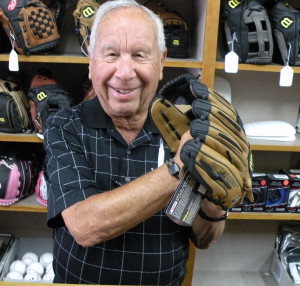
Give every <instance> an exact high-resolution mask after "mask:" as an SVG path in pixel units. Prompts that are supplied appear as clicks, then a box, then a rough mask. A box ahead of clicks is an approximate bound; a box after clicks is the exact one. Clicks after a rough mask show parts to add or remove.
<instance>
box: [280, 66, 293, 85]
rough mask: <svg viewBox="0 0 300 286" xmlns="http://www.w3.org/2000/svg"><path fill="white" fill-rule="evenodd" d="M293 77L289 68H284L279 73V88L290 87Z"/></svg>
mask: <svg viewBox="0 0 300 286" xmlns="http://www.w3.org/2000/svg"><path fill="white" fill-rule="evenodd" d="M293 77H294V70H293V69H292V68H291V67H290V66H289V65H286V66H284V67H283V68H282V69H281V71H280V79H279V85H280V86H292V84H293Z"/></svg>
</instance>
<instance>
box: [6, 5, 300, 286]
mask: <svg viewBox="0 0 300 286" xmlns="http://www.w3.org/2000/svg"><path fill="white" fill-rule="evenodd" d="M174 2H175V1H174ZM181 3H182V4H181V5H183V6H184V5H185V1H181ZM194 3H195V4H197V5H196V6H197V9H200V10H201V11H202V12H201V13H200V14H201V16H203V17H204V18H205V19H203V23H205V25H204V26H203V27H202V28H201V29H203V30H202V31H197V33H198V34H204V41H203V43H199V41H198V39H197V41H195V43H196V45H202V49H200V50H201V52H202V54H201V55H197V56H195V57H192V58H189V59H172V58H167V60H166V62H165V67H167V68H174V69H177V68H179V69H197V70H199V71H201V80H202V82H203V83H204V84H206V85H207V86H208V87H210V88H212V87H213V86H214V81H215V75H216V73H217V72H218V71H223V70H224V62H222V61H218V60H217V58H216V57H217V46H218V32H219V14H220V4H221V0H194ZM199 7H200V8H199ZM203 11H204V12H203ZM194 12H195V11H194ZM195 14H196V15H197V14H199V13H195ZM199 26H200V25H199ZM198 29H199V28H198ZM197 33H196V34H197ZM19 61H20V62H21V63H26V64H27V63H33V64H68V65H69V64H70V65H86V66H87V65H88V58H87V57H85V56H83V55H82V54H80V53H63V54H49V55H32V56H23V55H20V56H19ZM7 62H8V55H7V54H0V65H2V66H4V65H6V63H7ZM7 65H8V63H7ZM281 68H282V66H280V65H275V64H274V65H259V66H258V65H248V64H239V70H240V71H245V72H255V73H260V74H263V73H264V72H267V73H268V72H271V73H278V72H279V71H280V70H281ZM293 69H294V72H295V74H300V67H293ZM1 142H19V143H24V144H26V143H38V144H42V143H43V140H41V139H40V138H39V137H37V136H36V135H35V134H6V133H5V134H4V133H0V143H1ZM250 143H251V149H252V150H253V151H254V152H256V151H258V152H261V153H262V154H263V153H264V152H269V151H272V152H286V153H291V152H292V153H294V152H300V135H299V134H298V135H297V137H296V140H295V141H292V142H275V141H267V140H250ZM21 212H25V213H30V214H34V213H37V214H39V213H40V214H44V213H46V212H47V208H46V207H44V206H41V205H39V204H38V203H37V202H36V200H35V196H34V194H33V195H31V196H29V197H28V198H26V199H24V200H21V201H19V202H18V203H16V204H14V205H11V206H8V207H0V215H1V213H9V214H13V213H21ZM228 220H229V222H230V224H231V225H232V224H235V223H237V224H239V223H244V222H245V223H247V222H251V221H255V222H256V223H257V224H259V223H260V222H261V223H264V222H266V221H267V222H270V223H271V222H272V223H273V222H277V221H278V222H280V221H298V220H300V214H298V213H254V212H253V213H250V212H249V213H248V212H242V213H238V212H230V213H229V216H228ZM0 226H1V223H0ZM49 236H50V235H49ZM196 255H197V253H196V250H195V248H194V247H191V253H190V258H189V261H188V267H187V268H188V274H187V277H186V280H185V281H184V283H183V285H184V286H190V285H192V283H193V282H192V279H193V273H194V271H193V270H194V260H195V256H196ZM226 263H230V261H226ZM217 270H218V269H217ZM212 278H213V277H212ZM216 279H217V278H216ZM6 284H7V283H3V282H0V285H6ZM9 285H12V286H19V285H20V283H14V282H10V283H9ZM28 285H32V286H33V285H37V286H38V285H48V284H44V283H34V284H30V283H29V284H28ZM195 285H196V284H195ZM209 285H217V283H213V284H211V283H210V284H209ZM203 286H205V284H203ZM233 286H236V285H233ZM238 286H241V285H238ZM268 286H269V285H268Z"/></svg>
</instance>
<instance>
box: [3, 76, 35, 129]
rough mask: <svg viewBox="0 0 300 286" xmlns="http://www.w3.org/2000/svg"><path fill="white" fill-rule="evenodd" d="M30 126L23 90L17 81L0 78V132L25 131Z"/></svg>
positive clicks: (27, 105) (26, 101)
mask: <svg viewBox="0 0 300 286" xmlns="http://www.w3.org/2000/svg"><path fill="white" fill-rule="evenodd" d="M30 127H31V122H30V117H29V103H28V99H27V97H26V93H25V91H24V90H23V89H22V87H20V86H19V85H18V84H17V83H15V82H13V81H10V80H7V79H5V78H0V132H5V133H19V132H27V131H29V130H30Z"/></svg>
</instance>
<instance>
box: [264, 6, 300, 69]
mask: <svg viewBox="0 0 300 286" xmlns="http://www.w3.org/2000/svg"><path fill="white" fill-rule="evenodd" d="M269 15H270V20H271V24H272V28H273V35H274V40H275V39H276V41H275V52H274V61H276V62H277V63H283V64H289V65H291V66H299V65H300V52H299V48H300V44H299V43H300V40H299V39H300V36H299V33H300V11H299V10H297V9H295V8H293V7H292V6H291V5H290V4H289V3H288V1H279V2H278V3H276V4H275V5H274V7H273V8H272V9H271V10H270V12H269Z"/></svg>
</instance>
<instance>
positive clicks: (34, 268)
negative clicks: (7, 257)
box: [26, 261, 44, 276]
mask: <svg viewBox="0 0 300 286" xmlns="http://www.w3.org/2000/svg"><path fill="white" fill-rule="evenodd" d="M30 272H36V273H37V274H39V275H40V276H42V275H43V274H44V266H43V265H42V263H40V262H38V261H36V262H32V263H30V264H29V265H28V266H27V268H26V273H30Z"/></svg>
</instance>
